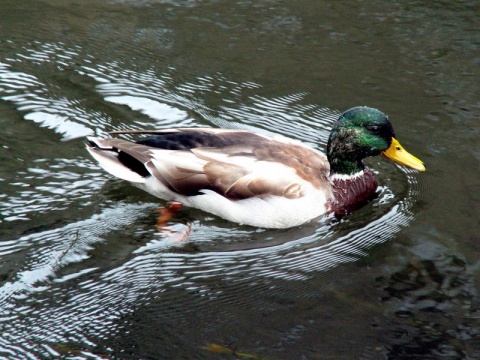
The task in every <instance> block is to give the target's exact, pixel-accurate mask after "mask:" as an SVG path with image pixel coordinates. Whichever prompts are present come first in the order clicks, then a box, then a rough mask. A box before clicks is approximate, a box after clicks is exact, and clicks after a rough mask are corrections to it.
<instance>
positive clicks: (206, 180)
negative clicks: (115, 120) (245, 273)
mask: <svg viewBox="0 0 480 360" xmlns="http://www.w3.org/2000/svg"><path fill="white" fill-rule="evenodd" d="M111 134H148V135H150V136H149V137H147V138H145V139H143V140H140V141H137V142H131V141H127V140H122V139H117V138H109V139H103V138H98V137H88V144H87V149H88V151H89V152H90V154H92V156H93V157H94V158H95V159H96V160H97V161H98V162H99V163H100V165H101V166H102V167H103V168H104V169H105V170H106V171H108V172H109V173H111V174H113V175H114V176H117V177H119V178H121V179H124V180H127V181H130V182H131V183H132V184H133V185H135V186H137V187H139V188H141V189H143V190H145V191H147V192H149V193H150V194H152V195H154V196H157V197H159V198H161V199H164V200H166V201H170V202H179V203H181V204H183V205H185V206H190V207H194V208H197V209H201V210H204V211H206V212H209V213H212V214H215V215H217V216H219V217H221V218H224V219H226V220H229V221H233V222H237V223H241V224H245V225H251V226H255V227H263V228H289V227H293V226H297V225H300V224H303V223H305V222H308V221H309V220H311V219H314V218H316V217H318V216H320V215H322V214H324V213H327V212H333V213H337V214H342V213H345V212H348V211H351V209H353V208H355V207H356V206H357V205H358V204H362V203H365V202H366V201H368V200H369V199H371V198H372V196H373V195H374V194H375V192H376V189H377V185H378V184H377V181H376V179H375V176H374V173H373V171H372V170H371V169H369V168H367V167H365V165H364V164H363V163H362V159H364V158H366V157H369V156H375V155H380V154H381V155H384V156H385V157H387V158H390V159H392V160H394V161H396V162H397V163H399V164H402V165H405V166H408V167H410V168H413V169H416V170H419V171H425V166H424V165H423V163H422V161H420V160H419V159H417V158H416V157H415V156H413V155H411V154H409V153H408V152H407V151H406V150H404V149H403V147H402V146H401V145H400V143H399V142H398V141H397V140H396V139H395V134H394V131H393V127H392V124H391V123H390V121H389V120H388V117H387V116H386V115H385V114H384V113H382V112H381V111H379V110H377V109H373V108H369V107H355V108H352V109H350V110H347V111H346V112H344V113H343V114H342V115H341V116H340V117H339V119H338V120H337V121H336V123H335V124H334V126H333V129H332V131H331V134H330V137H329V140H328V144H327V156H325V155H323V154H322V153H320V152H318V151H317V150H315V149H312V148H310V147H308V146H306V145H304V144H302V143H300V142H298V141H295V140H291V139H288V138H285V137H281V136H271V135H263V134H257V133H254V132H251V131H245V130H228V129H210V128H179V129H171V130H132V131H115V132H112V133H111Z"/></svg>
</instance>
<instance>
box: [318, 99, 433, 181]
mask: <svg viewBox="0 0 480 360" xmlns="http://www.w3.org/2000/svg"><path fill="white" fill-rule="evenodd" d="M380 154H382V155H385V156H386V157H388V158H390V159H392V160H394V161H396V162H398V163H400V164H402V165H406V166H409V167H411V168H414V169H417V170H420V171H424V170H425V167H424V166H423V163H422V162H421V161H420V160H419V159H417V158H416V157H414V156H413V155H411V154H409V153H408V152H407V151H405V150H404V149H403V148H402V147H401V145H400V143H398V141H397V140H396V139H395V132H394V130H393V127H392V124H391V123H390V121H389V120H388V117H387V116H386V115H385V114H384V113H382V112H381V111H379V110H377V109H373V108H369V107H354V108H352V109H350V110H347V111H346V112H344V113H343V114H342V115H341V116H340V118H339V119H338V120H337V122H336V123H335V125H334V126H333V129H332V132H331V133H330V138H329V139H328V144H327V157H328V161H329V162H330V171H331V173H332V174H345V175H352V174H355V173H357V172H359V171H361V170H363V169H364V165H363V163H362V159H364V158H366V157H369V156H376V155H380Z"/></svg>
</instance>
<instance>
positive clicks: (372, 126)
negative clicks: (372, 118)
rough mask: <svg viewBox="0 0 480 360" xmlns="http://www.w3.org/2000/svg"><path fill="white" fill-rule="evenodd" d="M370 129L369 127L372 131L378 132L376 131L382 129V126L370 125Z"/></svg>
mask: <svg viewBox="0 0 480 360" xmlns="http://www.w3.org/2000/svg"><path fill="white" fill-rule="evenodd" d="M368 129H369V130H370V131H371V132H374V133H376V132H378V130H379V129H380V127H379V126H378V125H370V126H369V127H368Z"/></svg>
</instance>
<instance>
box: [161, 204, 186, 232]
mask: <svg viewBox="0 0 480 360" xmlns="http://www.w3.org/2000/svg"><path fill="white" fill-rule="evenodd" d="M182 207H183V205H182V204H180V203H178V202H172V203H170V204H168V205H167V206H166V207H163V208H160V209H158V212H159V214H160V216H159V217H158V218H157V227H159V228H163V227H164V226H165V225H166V224H167V222H168V221H169V220H170V219H171V218H173V216H174V215H175V214H176V213H177V212H179V211H180V209H181V208H182Z"/></svg>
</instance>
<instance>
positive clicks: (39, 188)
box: [0, 0, 480, 359]
mask: <svg viewBox="0 0 480 360" xmlns="http://www.w3.org/2000/svg"><path fill="white" fill-rule="evenodd" d="M479 13H480V7H479V5H478V2H475V1H457V2H438V1H435V2H430V3H429V2H420V1H417V2H411V1H397V2H395V3H391V4H389V3H385V2H381V1H378V2H377V1H371V2H368V4H366V3H365V2H357V1H343V2H323V1H315V2H313V1H295V2H293V1H292V2H286V1H275V0H271V1H267V0H265V1H221V0H220V1H154V0H152V1H149V0H146V1H128V0H118V1H117V0H111V1H84V2H75V1H63V2H58V1H47V0H46V1H14V0H7V1H4V2H3V3H2V19H0V124H1V126H2V130H1V131H0V161H1V166H0V189H1V191H0V329H1V332H0V356H1V357H2V358H7V359H32V358H70V359H91V358H121V359H139V358H151V359H169V358H172V359H173V358H188V359H199V358H205V359H211V358H218V359H229V358H248V359H325V358H333V359H337V358H338V359H352V358H361V359H385V358H388V359H403V358H408V359H412V358H422V359H438V358H445V359H474V358H480V326H479V325H478V324H479V323H480V303H479V294H478V290H479V285H480V269H479V267H480V262H479V255H480V236H479V235H478V234H479V233H480V226H479V225H480V222H479V210H478V209H480V201H479V200H480V191H479V186H478V185H479V181H480V177H479V175H480V152H479V147H478V144H479V140H480V137H479V134H480V132H479V129H480V128H479V125H478V124H479V120H480V118H479V115H478V114H479V111H480V103H479V95H480V94H479V86H478V85H479V83H478V78H479V76H480V74H479V59H480V58H479V54H480V52H479V37H478V29H479V24H480V18H479V16H478V14H479ZM356 105H370V106H374V107H378V108H380V109H381V110H383V111H384V112H386V113H387V114H388V115H389V116H390V118H391V120H392V122H393V124H394V126H395V129H396V133H397V137H398V138H399V139H400V141H401V142H402V144H403V145H404V146H405V147H406V148H407V149H408V150H409V151H411V152H412V153H414V154H415V155H416V156H418V157H419V158H421V159H422V160H424V162H425V163H426V166H427V172H426V173H421V174H419V173H417V172H415V171H410V170H406V169H404V168H401V167H398V166H396V165H394V164H392V163H391V162H388V161H387V160H385V159H382V158H373V159H368V160H367V162H368V165H369V166H370V167H372V168H373V169H375V171H376V172H377V178H378V180H379V183H380V187H379V189H378V196H377V197H376V198H375V199H374V200H373V201H372V202H370V203H369V204H367V205H366V206H364V207H363V208H361V209H359V210H358V211H356V212H354V213H352V214H350V215H348V216H346V217H344V218H342V219H335V218H333V217H330V216H325V217H322V218H320V219H316V220H314V221H312V222H310V223H308V224H305V225H303V226H301V227H298V228H293V229H288V230H264V229H256V228H251V227H247V226H240V225H237V224H232V223H229V222H226V221H223V220H221V219H219V218H216V217H213V216H211V215H209V214H205V213H203V212H201V211H198V210H192V209H182V211H181V212H180V213H179V214H177V215H176V216H175V218H174V219H173V220H172V221H171V222H170V223H169V224H168V227H167V228H166V229H164V230H159V229H157V227H156V226H155V220H156V217H157V210H158V208H159V207H160V206H162V205H163V204H164V203H163V202H162V201H160V200H158V199H155V198H152V197H151V196H149V195H148V194H145V193H143V192H141V191H140V190H137V189H135V188H133V187H131V186H130V185H128V184H127V183H125V182H123V181H120V180H116V179H113V178H112V177H111V176H109V175H108V174H106V173H105V172H104V171H103V170H101V169H100V168H99V167H98V166H97V164H96V163H95V162H94V161H93V160H92V159H91V158H90V157H89V156H88V154H87V152H86V150H85V138H84V137H85V136H86V135H91V134H96V135H101V136H106V135H107V132H109V131H113V130H122V129H142V128H158V129H161V128H169V127H179V126H182V127H185V126H207V127H227V128H239V129H253V130H256V131H260V132H271V133H276V134H282V135H285V136H288V137H291V138H295V139H298V140H301V141H304V142H306V143H307V144H309V145H310V146H312V147H314V148H317V149H320V150H324V149H325V146H326V142H327V138H328V135H329V130H330V128H331V125H332V123H333V122H334V121H335V120H336V118H337V117H338V115H339V114H340V113H341V112H342V111H344V110H346V109H348V108H350V107H353V106H356Z"/></svg>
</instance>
